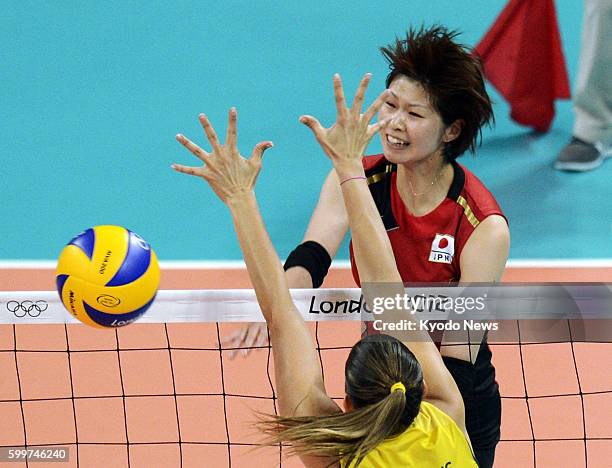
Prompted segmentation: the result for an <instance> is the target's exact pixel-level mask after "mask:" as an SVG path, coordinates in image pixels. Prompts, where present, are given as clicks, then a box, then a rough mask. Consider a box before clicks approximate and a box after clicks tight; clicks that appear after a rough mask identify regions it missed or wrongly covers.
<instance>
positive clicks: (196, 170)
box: [171, 164, 204, 177]
mask: <svg viewBox="0 0 612 468" xmlns="http://www.w3.org/2000/svg"><path fill="white" fill-rule="evenodd" d="M171 167H172V169H174V170H175V171H176V172H180V173H182V174H189V175H193V176H198V177H204V168H203V167H202V166H200V167H191V166H183V165H182V164H172V166H171Z"/></svg>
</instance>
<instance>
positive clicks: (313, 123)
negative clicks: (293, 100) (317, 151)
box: [300, 115, 325, 142]
mask: <svg viewBox="0 0 612 468" xmlns="http://www.w3.org/2000/svg"><path fill="white" fill-rule="evenodd" d="M300 122H301V123H303V124H304V125H306V126H307V127H308V128H310V130H312V133H314V136H315V138H316V139H317V141H319V142H321V141H322V139H323V138H325V128H324V127H323V125H321V123H320V122H319V121H318V120H317V119H315V118H314V117H313V116H312V115H303V116H301V117H300Z"/></svg>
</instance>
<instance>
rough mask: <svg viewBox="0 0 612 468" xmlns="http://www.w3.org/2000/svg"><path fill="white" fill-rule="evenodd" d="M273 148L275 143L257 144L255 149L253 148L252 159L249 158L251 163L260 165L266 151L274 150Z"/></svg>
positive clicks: (263, 142)
mask: <svg viewBox="0 0 612 468" xmlns="http://www.w3.org/2000/svg"><path fill="white" fill-rule="evenodd" d="M273 146H274V143H272V142H271V141H261V142H259V143H257V144H256V145H255V148H253V152H252V153H251V157H250V158H249V161H251V162H253V163H256V164H260V163H261V160H262V158H263V154H264V151H266V150H267V149H270V148H272V147H273Z"/></svg>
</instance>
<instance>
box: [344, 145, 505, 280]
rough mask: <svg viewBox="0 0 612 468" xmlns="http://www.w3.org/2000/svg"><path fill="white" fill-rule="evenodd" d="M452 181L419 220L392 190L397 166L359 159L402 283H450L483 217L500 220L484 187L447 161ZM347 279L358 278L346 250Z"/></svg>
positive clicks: (381, 159) (458, 272)
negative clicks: (348, 273)
mask: <svg viewBox="0 0 612 468" xmlns="http://www.w3.org/2000/svg"><path fill="white" fill-rule="evenodd" d="M452 165H453V170H454V177H453V181H452V183H451V186H450V188H449V190H448V194H447V195H446V198H445V199H444V201H443V202H442V203H440V205H438V207H436V208H435V209H434V210H433V211H431V212H430V213H427V214H426V215H424V216H414V215H412V214H410V213H409V212H408V210H407V209H406V206H405V205H404V203H403V202H402V200H401V198H400V195H399V192H398V190H397V165H396V164H393V163H390V162H389V161H387V160H386V159H385V157H384V156H383V155H377V156H370V157H366V158H364V159H363V166H364V168H365V174H366V177H367V180H368V186H369V188H370V192H371V193H372V197H373V198H374V201H375V203H376V207H377V208H378V211H379V213H380V215H381V217H382V220H383V224H384V226H385V229H386V230H387V234H388V235H389V239H390V241H391V247H392V248H393V253H394V254H395V262H396V265H397V267H398V270H399V273H400V276H401V277H402V280H403V281H404V282H405V283H431V282H435V283H453V282H457V281H459V279H460V278H461V267H460V262H459V260H460V258H461V252H462V251H463V247H464V246H465V244H466V242H467V240H468V239H469V237H470V236H471V235H472V233H473V232H474V229H476V227H477V226H478V224H479V223H481V222H482V220H484V219H485V218H486V217H487V216H490V215H495V214H496V215H500V216H504V214H503V213H502V211H501V209H500V207H499V205H498V204H497V202H496V201H495V198H494V197H493V195H492V194H491V192H489V190H487V188H486V187H485V186H484V184H483V183H482V182H481V181H480V180H479V179H478V178H477V177H476V176H475V175H474V174H472V172H470V171H469V170H468V169H466V168H465V167H463V166H461V165H460V164H458V163H456V162H454V161H453V162H452ZM350 255H351V268H352V271H353V277H354V278H355V281H356V282H357V284H359V274H358V272H357V266H356V264H355V259H354V258H353V248H352V244H351V246H350Z"/></svg>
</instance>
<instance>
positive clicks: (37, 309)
mask: <svg viewBox="0 0 612 468" xmlns="http://www.w3.org/2000/svg"><path fill="white" fill-rule="evenodd" d="M48 307H49V304H47V302H46V301H35V302H34V301H21V302H18V301H9V302H7V303H6V308H7V310H8V311H9V312H12V313H13V314H15V317H19V318H22V317H25V316H26V314H27V315H29V316H30V317H38V316H39V315H40V314H41V312H44V311H45V310H47V308H48Z"/></svg>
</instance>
